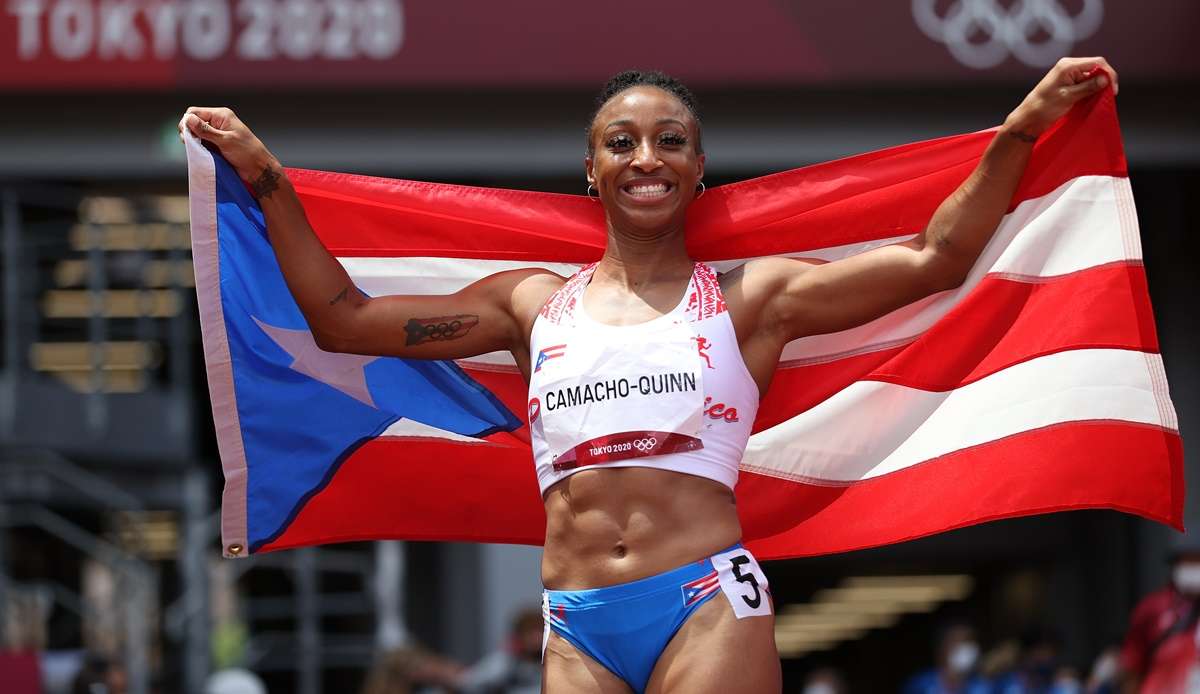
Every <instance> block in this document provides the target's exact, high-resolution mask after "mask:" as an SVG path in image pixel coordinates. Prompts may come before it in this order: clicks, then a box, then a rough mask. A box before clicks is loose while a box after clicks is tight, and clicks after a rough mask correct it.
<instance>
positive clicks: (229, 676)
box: [204, 668, 267, 694]
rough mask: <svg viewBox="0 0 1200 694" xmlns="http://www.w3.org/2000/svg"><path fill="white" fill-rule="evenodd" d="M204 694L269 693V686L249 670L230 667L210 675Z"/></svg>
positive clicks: (205, 684)
mask: <svg viewBox="0 0 1200 694" xmlns="http://www.w3.org/2000/svg"><path fill="white" fill-rule="evenodd" d="M204 694H267V687H266V685H265V684H263V681H262V680H261V679H260V678H259V676H258V675H256V674H254V673H253V672H250V671H249V670H244V669H242V668H228V669H225V670H219V671H217V672H214V673H213V674H211V675H209V677H208V680H207V681H206V682H205V683H204Z"/></svg>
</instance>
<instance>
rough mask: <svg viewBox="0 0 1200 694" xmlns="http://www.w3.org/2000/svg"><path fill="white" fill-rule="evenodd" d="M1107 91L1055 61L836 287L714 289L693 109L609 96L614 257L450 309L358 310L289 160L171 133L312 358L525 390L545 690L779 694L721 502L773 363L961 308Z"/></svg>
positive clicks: (672, 84) (1078, 64) (597, 156)
mask: <svg viewBox="0 0 1200 694" xmlns="http://www.w3.org/2000/svg"><path fill="white" fill-rule="evenodd" d="M1110 80H1112V81H1114V85H1113V86H1114V88H1115V86H1116V85H1115V80H1116V72H1115V71H1113V70H1112V68H1111V67H1110V66H1109V65H1108V63H1107V62H1106V61H1105V60H1104V59H1103V58H1067V59H1063V60H1061V61H1060V62H1059V63H1058V64H1057V65H1056V66H1055V67H1054V68H1053V69H1051V70H1050V72H1049V73H1048V74H1047V75H1046V76H1045V78H1043V79H1042V81H1041V82H1040V83H1038V85H1037V86H1036V87H1035V88H1034V89H1033V91H1032V92H1030V93H1029V95H1028V96H1027V97H1026V98H1025V99H1024V100H1023V101H1022V102H1021V104H1020V105H1019V106H1017V108H1016V109H1015V110H1013V111H1012V113H1011V114H1009V116H1008V118H1007V119H1006V120H1005V122H1004V125H1003V126H1002V127H1000V128H999V129H998V130H997V131H996V135H995V137H994V138H993V139H992V141H991V143H990V145H989V146H988V148H987V150H986V152H985V153H984V155H983V157H982V159H981V161H980V162H979V165H978V167H977V168H976V169H975V170H974V172H973V173H971V175H970V176H969V177H968V178H967V179H966V181H965V182H963V184H962V185H961V186H960V187H959V188H958V189H957V190H956V191H955V192H954V193H953V194H952V195H950V197H948V198H947V199H946V200H945V201H944V202H943V203H942V204H941V206H940V207H939V208H938V209H937V211H936V213H935V214H934V215H933V218H932V219H931V220H930V222H929V226H928V228H927V229H926V230H925V231H924V232H923V233H921V234H919V235H917V236H916V237H915V238H913V239H911V240H909V241H906V242H903V243H898V244H895V245H889V246H885V247H882V248H878V249H875V250H871V251H868V252H865V253H862V254H859V255H856V256H854V257H850V258H846V259H844V260H839V261H836V262H831V263H826V264H818V263H812V262H806V261H803V260H795V259H786V258H762V259H757V260H751V261H749V262H747V263H745V264H744V265H742V266H741V267H738V268H737V269H735V270H733V271H731V272H728V273H725V274H723V275H720V276H717V275H716V274H715V273H714V272H713V271H712V270H711V269H710V268H709V267H708V266H706V265H704V264H703V263H696V262H693V261H692V259H691V258H689V257H688V254H687V250H686V248H685V245H684V217H685V214H686V212H687V208H688V205H689V204H690V203H691V202H692V200H693V199H695V198H696V197H697V196H698V195H700V194H702V193H703V184H702V179H703V177H704V164H705V155H704V151H703V149H702V147H701V141H700V121H699V118H698V116H697V113H696V107H695V103H694V99H693V97H692V95H691V93H690V92H689V91H688V90H687V89H686V88H685V87H684V86H683V85H682V84H680V83H679V82H678V81H676V80H674V79H672V78H670V77H667V76H665V75H662V74H661V73H641V72H624V73H621V74H619V75H617V76H616V77H614V78H613V79H612V80H611V81H610V82H609V84H608V85H607V86H606V87H605V89H604V90H603V92H602V93H601V96H600V99H599V100H598V103H599V107H598V108H597V110H596V112H595V114H594V117H593V119H592V122H591V125H590V127H589V130H588V133H587V155H586V157H585V158H584V170H585V172H586V176H587V182H588V184H589V192H591V191H593V190H594V191H595V195H596V196H598V203H597V204H599V205H602V206H603V207H604V212H605V220H606V225H607V247H606V248H605V251H604V255H603V257H602V258H601V259H600V260H599V262H598V263H596V264H594V265H591V266H588V267H585V268H584V269H583V270H581V271H580V272H579V273H578V274H576V275H574V276H573V277H571V278H563V277H561V276H558V275H556V274H554V273H551V272H549V271H545V270H538V269H525V270H514V271H509V272H502V273H498V274H495V275H491V276H489V277H486V278H484V279H482V280H480V281H478V282H476V283H474V284H472V285H470V286H468V287H467V288H465V289H463V290H462V291H460V292H457V293H455V294H453V295H449V296H385V297H379V298H366V297H363V296H362V295H361V294H360V293H359V292H358V291H355V289H354V287H353V285H352V283H351V281H350V278H349V277H348V276H347V274H346V272H345V271H344V270H343V268H342V266H341V265H340V264H339V263H338V262H337V260H335V259H334V258H333V257H331V256H330V255H329V253H327V252H326V250H325V248H324V247H323V246H322V245H321V243H320V242H319V241H318V240H317V237H316V236H315V235H314V234H313V231H312V229H311V227H310V226H309V224H308V221H307V220H306V218H305V214H304V210H303V208H302V207H301V204H300V202H299V200H298V198H297V197H296V194H295V192H294V190H293V189H292V187H291V185H290V184H289V182H288V178H287V175H286V174H285V172H284V170H283V169H282V168H281V166H280V163H279V161H278V160H277V159H276V158H275V157H274V156H273V155H272V154H271V153H270V152H269V151H268V150H267V148H266V147H265V146H264V145H263V143H262V142H261V141H260V140H259V139H258V138H257V137H255V136H254V135H253V134H252V133H251V132H250V130H249V129H248V128H247V127H246V126H245V125H244V124H243V123H242V122H241V121H240V120H239V119H238V118H237V117H236V116H235V115H234V114H233V112H232V111H230V110H229V109H227V108H202V107H193V108H189V109H188V110H187V112H186V114H185V115H184V117H183V119H182V120H181V121H180V128H181V130H182V128H187V129H188V130H189V131H191V132H192V133H193V134H195V135H196V136H198V137H200V138H201V139H203V140H205V141H207V142H210V143H212V144H213V145H215V146H216V147H217V148H218V149H219V150H220V151H221V154H223V155H224V156H225V158H226V159H227V160H228V161H229V163H230V164H231V165H232V166H233V167H234V168H235V169H236V170H237V171H238V173H239V174H240V175H241V177H242V178H243V179H244V180H245V181H246V182H247V183H248V184H249V185H250V186H251V188H252V190H253V192H254V194H255V196H256V197H257V198H258V200H259V202H260V204H261V206H262V210H263V213H264V215H265V218H266V223H267V230H268V235H269V238H270V241H271V244H272V246H273V247H274V249H275V253H276V256H277V258H278V261H279V265H280V267H281V268H282V270H283V274H284V277H285V278H286V280H287V283H288V286H289V287H290V289H291V292H292V294H293V296H294V297H295V299H296V302H297V303H298V304H299V306H300V308H301V310H302V311H303V312H304V315H305V317H306V318H307V320H308V323H309V326H310V328H311V330H312V333H313V335H314V336H315V338H316V340H317V343H318V344H319V345H320V346H321V348H322V349H325V350H328V351H336V352H353V353H358V354H370V355H391V356H398V357H405V358H425V359H460V358H465V357H471V356H475V355H480V354H484V353H487V352H492V351H497V350H508V351H509V352H511V353H512V355H513V357H514V358H515V360H516V363H517V364H518V365H519V366H520V368H521V371H522V373H523V375H524V376H525V379H526V381H528V382H529V384H530V393H529V395H530V411H529V416H530V434H531V437H532V442H533V450H534V457H535V464H536V467H537V472H538V481H539V483H540V485H541V488H542V494H543V499H544V502H545V507H546V521H547V523H546V540H545V552H544V555H543V562H542V581H543V583H544V585H545V587H546V592H545V598H544V602H543V611H544V613H545V616H546V623H547V641H546V643H545V646H544V656H543V663H544V665H543V667H544V673H545V678H544V686H545V690H546V691H548V692H551V693H552V694H560V693H563V692H597V693H603V694H608V693H614V694H615V693H618V692H630V691H635V692H652V693H659V692H673V693H677V692H686V693H688V694H696V693H701V692H731V691H736V692H778V691H779V690H780V686H781V684H780V667H779V658H778V654H777V652H776V649H775V642H774V628H773V623H774V622H773V617H772V614H771V609H772V608H771V599H770V591H769V586H768V585H767V581H766V579H765V577H764V576H763V574H762V572H761V570H760V569H759V567H758V565H757V563H756V562H755V560H754V558H753V557H752V556H751V555H750V553H749V552H747V551H746V550H745V549H743V548H742V547H741V545H740V544H739V540H740V538H741V534H742V533H741V528H740V526H739V523H738V516H737V513H736V509H735V505H734V497H733V493H732V489H733V486H734V483H735V482H736V479H737V466H738V462H739V460H740V458H741V454H742V452H743V450H744V448H745V445H746V441H747V438H748V436H749V434H750V426H751V423H752V422H753V420H754V414H755V412H756V410H757V406H758V399H759V396H760V394H761V393H763V392H765V391H766V389H767V386H768V384H770V382H771V377H772V373H773V371H774V369H775V366H776V363H777V361H778V359H779V355H780V352H781V350H782V349H783V347H784V345H786V344H787V343H788V342H789V341H791V340H795V339H797V338H800V337H804V336H806V335H814V334H819V333H828V332H833V331H839V330H845V329H848V328H851V327H853V326H856V325H859V324H862V323H865V322H867V321H870V320H872V319H874V318H877V317H879V316H882V315H884V314H886V313H888V312H889V311H892V310H894V309H896V308H899V307H901V306H903V305H905V304H908V303H910V302H913V301H916V300H917V299H920V298H921V297H924V296H927V295H929V294H932V293H935V292H940V291H943V290H947V289H951V288H953V287H956V286H958V285H960V284H961V283H962V281H963V280H964V278H965V277H966V274H967V272H968V270H969V269H970V268H971V266H972V265H973V264H974V262H975V260H976V258H977V256H978V255H979V253H980V252H981V251H982V249H983V247H984V245H985V244H986V243H987V242H988V239H989V238H990V237H991V235H992V232H993V231H994V230H995V228H996V226H997V225H998V223H999V222H1000V219H1001V217H1002V216H1003V215H1004V213H1005V211H1006V208H1007V207H1008V204H1009V200H1010V199H1011V197H1012V195H1013V192H1014V190H1015V189H1016V186H1017V183H1018V181H1019V179H1020V178H1021V175H1022V173H1023V171H1024V169H1025V166H1026V163H1027V162H1028V160H1029V156H1030V152H1031V150H1032V147H1033V143H1034V142H1035V141H1036V140H1037V138H1038V136H1039V135H1040V134H1041V133H1042V132H1044V131H1045V130H1046V129H1047V128H1048V127H1049V126H1050V125H1051V124H1052V123H1053V122H1054V121H1055V120H1056V119H1058V118H1059V117H1060V116H1062V115H1064V114H1065V113H1066V112H1067V110H1068V109H1070V107H1071V106H1072V104H1074V103H1075V102H1076V101H1078V100H1080V99H1082V98H1084V97H1086V96H1088V95H1090V94H1093V93H1095V92H1097V91H1099V90H1100V89H1102V88H1104V87H1105V86H1106V85H1107V84H1108V82H1109V81H1110ZM451 316H454V317H461V316H469V317H470V318H469V319H467V320H462V321H461V322H460V323H459V325H461V326H463V327H461V328H460V329H459V330H458V331H457V332H454V333H453V334H444V332H445V331H442V332H441V333H436V332H435V331H433V330H430V331H425V330H423V329H415V328H413V327H412V326H418V327H421V326H426V325H428V326H431V327H432V326H437V325H438V324H444V323H448V322H450V321H448V318H447V317H451ZM431 334H437V336H438V339H436V340H433V339H431V338H430V337H429V336H430V335H431ZM718 405H719V407H718Z"/></svg>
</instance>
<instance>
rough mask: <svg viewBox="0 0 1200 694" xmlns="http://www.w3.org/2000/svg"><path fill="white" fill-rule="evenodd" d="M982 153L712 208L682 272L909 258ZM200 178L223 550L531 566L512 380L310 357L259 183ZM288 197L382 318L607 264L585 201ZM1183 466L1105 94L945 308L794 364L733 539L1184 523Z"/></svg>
mask: <svg viewBox="0 0 1200 694" xmlns="http://www.w3.org/2000/svg"><path fill="white" fill-rule="evenodd" d="M993 135H994V133H993V132H992V131H985V132H979V133H971V134H967V135H958V136H953V137H946V138H942V139H938V140H931V141H928V142H920V143H914V144H909V145H903V146H900V147H894V148H892V149H887V150H882V151H879V152H872V153H869V154H863V155H860V156H856V157H850V158H847V159H842V160H839V161H835V162H830V163H827V164H819V165H816V166H810V167H806V168H803V169H797V170H794V171H787V172H783V173H778V174H774V175H770V176H764V177H762V178H757V179H753V180H749V181H743V182H740V183H734V184H732V185H727V186H721V187H717V188H713V189H710V190H709V191H708V193H707V194H706V195H705V196H704V198H702V199H699V200H697V201H695V202H694V203H693V205H692V207H691V208H690V209H689V211H688V229H687V234H688V238H687V241H688V250H689V253H690V254H691V256H692V257H693V258H695V259H697V260H701V261H705V262H708V263H710V264H712V265H713V266H714V267H716V268H717V269H718V270H719V271H726V270H728V269H730V268H732V267H736V266H737V265H739V264H740V263H743V262H745V261H746V260H748V259H752V258H756V257H761V256H772V255H775V256H785V257H798V258H806V259H810V260H811V261H812V262H820V261H830V260H836V259H838V258H844V257H847V256H850V255H853V254H855V253H860V252H863V251H865V250H868V249H871V248H875V247H878V246H880V245H883V244H888V243H895V242H897V241H902V240H905V239H908V238H911V237H912V236H913V235H915V234H917V233H919V232H921V231H922V230H923V229H924V228H925V226H926V224H927V222H928V220H929V218H930V216H931V215H932V214H933V211H934V210H935V209H936V208H937V206H938V205H939V204H940V203H941V201H942V200H943V199H945V197H946V196H947V195H949V194H950V193H951V192H952V191H953V190H954V189H955V188H956V187H957V186H958V185H959V184H960V183H961V182H962V181H963V180H964V179H965V178H966V177H967V175H968V174H969V173H970V171H971V170H972V169H973V168H974V167H975V165H976V163H977V162H978V160H979V157H980V155H981V154H982V152H983V151H984V149H985V148H986V147H987V144H988V142H989V141H990V140H991V139H992V137H993ZM188 166H189V179H190V187H191V207H192V242H193V255H194V258H195V265H196V272H197V293H198V297H199V306H200V312H201V321H202V328H203V336H204V345H205V357H206V363H207V367H208V377H209V387H210V391H211V393H212V396H213V398H212V399H213V414H214V419H215V421H216V428H217V434H218V443H219V446H220V452H221V459H222V465H223V467H224V470H225V477H226V486H225V493H224V498H223V534H224V538H225V545H226V549H227V551H228V549H229V547H230V546H231V545H240V546H241V547H245V548H249V550H250V551H254V552H256V551H267V550H273V549H281V548H286V547H295V546H301V545H309V544H316V543H322V542H335V541H342V540H352V539H375V538H400V539H447V540H470V541H481V542H520V543H530V544H538V543H540V542H541V541H542V539H543V537H544V532H545V515H544V512H543V510H542V504H541V498H540V496H539V494H538V491H537V482H536V479H535V475H534V469H533V464H532V460H531V453H530V448H529V445H530V444H529V435H528V429H527V426H526V424H527V423H526V421H525V419H524V418H525V416H526V413H527V412H528V411H529V408H530V403H529V400H528V392H527V388H526V386H525V383H524V381H523V379H522V377H521V374H520V370H519V369H518V368H517V365H516V364H515V363H514V362H513V360H512V357H511V356H510V355H509V354H507V353H505V354H499V353H496V354H487V355H481V356H479V357H475V358H471V359H464V360H459V361H457V362H453V361H446V362H420V361H405V360H399V359H392V358H373V357H359V356H355V355H329V354H328V353H324V352H321V351H320V350H317V349H316V347H315V344H313V343H312V340H311V336H310V335H309V334H308V333H307V329H306V326H305V324H304V321H303V317H302V316H301V315H300V313H299V310H298V309H297V308H296V307H295V304H294V302H293V301H292V300H291V298H290V296H289V295H288V294H287V292H286V287H285V285H284V284H283V281H282V277H281V275H280V274H279V273H278V270H277V269H273V268H275V266H274V258H273V254H272V252H271V249H270V248H269V246H268V245H267V243H266V237H265V234H264V231H263V221H262V214H261V211H259V210H258V208H257V206H256V205H255V203H254V201H253V199H252V198H250V196H249V195H248V194H247V193H246V190H245V186H244V185H243V184H242V183H241V181H239V180H238V179H237V176H236V175H235V174H234V172H233V171H232V170H231V169H230V168H229V167H228V165H226V164H225V163H224V161H223V160H221V159H220V158H219V157H216V158H214V156H213V155H212V154H211V153H210V151H209V150H207V149H205V148H204V147H202V146H201V145H199V144H198V143H197V142H196V141H194V140H190V141H189V144H188ZM289 176H290V177H291V179H292V181H293V184H294V186H295V188H296V190H297V192H298V194H299V195H300V197H301V200H302V201H303V203H304V206H305V211H306V213H307V215H308V218H309V219H310V221H311V222H312V224H313V227H314V229H315V230H316V232H317V234H318V236H319V237H320V239H321V241H322V242H323V243H324V244H325V245H326V247H327V248H329V250H330V251H331V252H332V253H333V254H334V255H335V256H336V257H338V259H339V260H340V261H341V263H342V264H343V266H344V267H345V268H346V270H347V271H348V272H349V274H350V276H351V277H352V278H353V279H354V281H355V283H356V284H357V286H358V287H359V288H360V289H361V290H362V291H363V292H365V293H367V294H369V295H372V296H378V295H383V294H394V293H407V294H450V293H453V292H456V291H458V290H460V289H462V288H463V287H465V286H467V285H468V284H470V283H471V282H474V281H477V280H479V279H480V278H482V277H485V276H487V275H490V274H492V273H495V272H501V271H504V270H511V269H518V268H529V267H540V268H546V269H549V270H551V271H553V272H556V273H558V274H560V275H562V276H564V277H568V276H570V275H572V274H573V273H575V272H576V271H577V270H578V269H579V268H580V267H581V266H582V265H584V264H587V263H590V262H593V261H595V260H596V259H597V258H599V257H600V255H601V253H602V251H603V247H604V241H605V234H604V219H603V212H602V210H601V209H600V207H599V206H598V205H596V204H595V202H594V201H591V200H588V199H587V198H585V197H583V196H564V195H553V194H543V193H533V192H523V191H512V190H491V189H486V188H471V187H465V186H444V185H440V184H430V183H420V182H414V181H397V180H388V179H380V178H370V177H365V176H353V175H347V174H337V173H328V172H320V171H303V170H290V171H289ZM218 230H220V232H221V233H218ZM561 353H562V352H555V353H551V354H547V355H546V357H545V359H543V358H542V356H541V355H539V357H538V359H537V360H536V361H540V362H541V363H542V365H543V366H545V361H546V360H547V359H553V358H555V356H554V355H555V354H561ZM535 368H536V363H535ZM513 413H520V415H519V417H518V416H514V414H513ZM1182 470H1183V468H1182V444H1181V441H1180V438H1179V431H1178V423H1177V421H1176V418H1175V412H1174V409H1173V406H1172V404H1171V401H1170V397H1169V394H1168V391H1167V384H1166V377H1165V374H1164V371H1163V365H1162V359H1161V356H1160V354H1159V346H1158V341H1157V337H1156V335H1155V326H1154V319H1153V314H1152V311H1151V307H1150V303H1149V293H1148V291H1147V287H1146V276H1145V271H1144V268H1143V267H1142V253H1141V242H1140V238H1139V233H1138V224H1137V216H1136V213H1135V210H1134V205H1133V199H1132V195H1131V192H1130V186H1129V180H1128V178H1127V173H1126V164H1125V158H1124V152H1123V150H1122V146H1121V138H1120V131H1119V128H1118V125H1117V119H1116V111H1115V103H1114V101H1113V97H1112V94H1111V90H1108V91H1105V92H1104V93H1102V94H1100V95H1098V96H1096V97H1094V98H1092V99H1089V100H1087V101H1085V102H1083V103H1081V104H1079V105H1078V106H1077V107H1076V108H1075V109H1074V110H1073V111H1072V112H1071V113H1070V114H1069V115H1068V116H1067V117H1065V118H1064V119H1063V120H1062V121H1060V122H1059V123H1058V124H1056V126H1055V127H1054V128H1053V129H1052V130H1051V131H1050V132H1048V133H1046V134H1045V135H1043V137H1042V138H1041V139H1040V140H1039V141H1038V143H1037V144H1036V146H1035V148H1034V152H1033V156H1032V158H1031V161H1030V164H1029V167H1028V169H1027V171H1026V173H1025V175H1024V177H1023V179H1022V181H1021V184H1020V185H1019V187H1018V190H1017V192H1016V194H1015V195H1014V197H1013V201H1012V204H1011V206H1010V208H1009V210H1008V213H1007V214H1006V215H1005V216H1004V218H1003V220H1002V221H1001V223H1000V226H999V229H998V230H997V232H996V234H995V237H994V238H993V239H992V241H991V242H990V243H989V244H988V246H987V247H986V248H985V249H984V251H983V254H982V256H981V257H980V259H979V261H978V262H977V263H976V265H975V267H974V269H973V270H972V271H971V273H970V275H969V276H968V278H967V279H966V281H965V282H964V284H963V285H962V286H961V287H958V288H956V289H952V290H948V291H944V292H939V293H937V294H934V295H932V296H930V297H927V298H925V299H922V300H920V301H917V302H915V303H913V304H910V305H908V306H905V307H903V308H900V309H898V310H896V311H893V312H891V313H889V314H888V315H885V316H883V317H881V318H879V319H877V320H875V321H872V322H870V323H867V324H866V325H863V326H860V327H858V328H854V329H851V330H846V331H842V332H839V333H832V334H828V335H816V336H813V337H808V338H803V339H800V340H796V341H794V342H792V343H791V344H789V345H787V347H786V348H785V350H784V352H783V354H782V355H781V359H780V363H779V366H778V369H777V372H776V374H775V376H774V379H773V381H772V384H771V387H770V390H769V391H768V392H767V393H766V394H765V396H764V398H763V401H762V404H761V407H760V408H759V412H758V416H757V419H756V421H755V423H754V429H753V433H752V435H751V438H750V443H749V447H748V449H747V451H746V454H745V456H744V458H743V461H742V464H741V470H740V476H739V482H738V486H737V489H736V493H737V498H738V510H739V514H740V516H741V520H742V527H743V530H744V543H745V544H746V546H747V548H748V549H750V550H751V551H752V552H754V553H755V555H756V556H758V557H759V558H760V559H771V558H780V557H790V556H801V555H812V554H821V553H828V552H838V551H846V550H850V549H856V548H861V547H869V546H875V545H880V544H885V543H889V542H898V541H902V540H906V539H911V538H915V537H920V536H923V535H928V534H931V533H936V532H941V531H944V530H948V529H952V528H958V527H962V526H964V525H969V524H971V523H977V522H981V521H984V520H991V519H997V518H1005V517H1012V516H1019V515H1027V514H1031V513H1042V512H1050V511H1061V510H1069V509H1082V508H1113V509H1118V510H1122V511H1126V512H1130V513H1136V514H1139V515H1142V516H1145V517H1147V518H1151V519H1154V520H1157V521H1160V522H1164V523H1168V524H1171V525H1173V526H1175V527H1179V525H1180V522H1181V518H1182V504H1183V478H1182V475H1183V472H1182Z"/></svg>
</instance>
